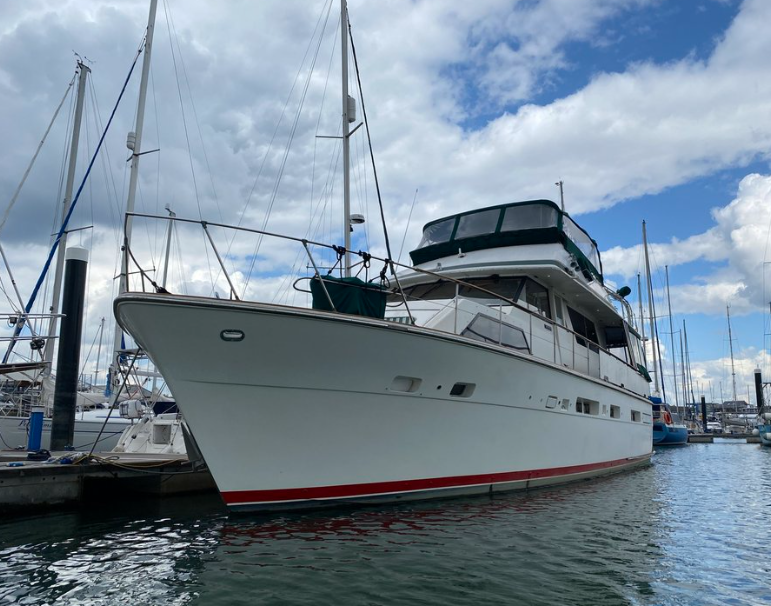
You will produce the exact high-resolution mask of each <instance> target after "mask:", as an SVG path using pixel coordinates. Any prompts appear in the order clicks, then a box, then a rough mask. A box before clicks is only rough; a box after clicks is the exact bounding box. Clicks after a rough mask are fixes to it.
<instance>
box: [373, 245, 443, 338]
mask: <svg viewBox="0 0 771 606" xmlns="http://www.w3.org/2000/svg"><path fill="white" fill-rule="evenodd" d="M386 263H388V266H389V267H390V268H391V275H392V276H393V277H394V280H395V281H396V288H398V289H399V292H400V293H401V295H402V301H404V309H406V310H407V315H408V316H409V317H410V325H413V324H414V322H413V318H412V312H411V311H410V306H409V305H407V295H405V294H404V291H403V290H402V285H401V283H400V282H399V276H397V275H396V267H394V262H393V259H388V260H387V261H386ZM456 288H457V287H456ZM456 334H457V331H456Z"/></svg>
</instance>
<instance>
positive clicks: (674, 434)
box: [642, 221, 688, 446]
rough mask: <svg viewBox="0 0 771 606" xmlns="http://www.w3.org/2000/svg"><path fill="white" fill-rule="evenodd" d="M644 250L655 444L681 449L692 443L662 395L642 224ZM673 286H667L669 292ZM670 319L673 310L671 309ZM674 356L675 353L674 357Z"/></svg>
mask: <svg viewBox="0 0 771 606" xmlns="http://www.w3.org/2000/svg"><path fill="white" fill-rule="evenodd" d="M642 233H643V250H644V252H645V273H646V277H645V278H646V281H647V290H648V311H649V315H650V329H651V351H652V355H653V372H654V373H655V374H654V390H653V394H652V395H651V396H650V400H651V402H652V403H653V444H654V445H655V446H679V445H683V444H687V443H688V428H687V427H686V426H685V424H683V423H682V421H681V420H680V418H679V415H677V414H676V413H674V412H672V409H671V408H670V407H669V404H668V403H667V402H666V397H665V398H663V399H662V397H661V396H662V392H663V393H664V394H665V393H666V390H665V388H664V373H663V372H662V371H663V364H662V360H661V349H660V347H659V331H658V323H657V321H656V303H655V301H654V299H653V280H652V274H651V265H650V259H649V256H648V234H647V230H646V225H645V221H643V223H642ZM668 287H669V283H668V282H667V288H668ZM669 313H670V318H671V317H672V310H671V306H670V312H669ZM672 355H674V349H673V353H672ZM659 377H660V378H661V388H662V391H659Z"/></svg>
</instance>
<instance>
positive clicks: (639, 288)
mask: <svg viewBox="0 0 771 606" xmlns="http://www.w3.org/2000/svg"><path fill="white" fill-rule="evenodd" d="M642 300H643V298H642V285H641V284H640V274H639V273H638V274H637V303H638V304H639V306H640V336H641V337H642V344H643V348H642V350H643V361H644V362H645V366H646V367H647V366H648V360H646V359H645V316H644V315H643V304H642Z"/></svg>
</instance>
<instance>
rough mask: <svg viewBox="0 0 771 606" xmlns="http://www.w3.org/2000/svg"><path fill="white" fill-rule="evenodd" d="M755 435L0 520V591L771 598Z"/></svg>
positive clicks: (28, 598)
mask: <svg viewBox="0 0 771 606" xmlns="http://www.w3.org/2000/svg"><path fill="white" fill-rule="evenodd" d="M770 464H771V449H759V448H757V447H754V446H751V445H742V446H736V445H726V446H723V445H692V446H690V447H687V448H685V449H677V450H667V451H658V452H657V453H656V455H655V456H654V465H652V466H651V467H648V468H645V469H641V470H639V471H636V472H634V473H630V474H625V475H620V476H614V477H611V478H608V479H605V480H601V481H595V482H588V483H583V484H579V485H574V486H569V487H564V488H560V489H553V490H542V491H535V492H531V493H529V494H510V495H495V496H493V497H477V498H469V499H457V500H448V501H437V502H428V503H421V504H402V505H399V506H391V507H378V508H375V507H373V508H369V509H355V510H354V509H349V510H335V511H324V512H318V513H307V514H292V515H284V516H280V515H271V516H266V515H262V516H257V515H254V516H247V517H241V516H230V517H229V516H228V515H227V514H226V513H225V512H224V510H223V509H222V506H221V504H220V502H219V500H218V499H217V498H214V499H200V498H195V499H191V498H185V499H173V500H167V501H162V502H151V503H132V504H130V505H128V504H127V505H126V506H125V507H121V508H119V509H115V508H110V509H97V510H92V511H88V512H77V513H63V514H57V515H48V516H39V517H28V518H25V519H18V518H17V519H14V520H5V521H3V522H0V603H11V604H13V603H17V604H19V603H23V604H50V603H53V602H56V603H57V604H94V605H96V604H163V605H165V604H186V603H192V602H195V603H200V604H215V605H216V604H305V603H313V604H341V603H345V604H405V603H410V604H411V603H420V604H443V605H445V604H478V603H486V604H587V605H589V604H592V605H594V604H608V605H610V604H613V605H615V604H645V605H648V604H651V605H652V604H724V603H735V604H759V603H771V593H770V590H769V588H768V583H767V582H766V579H768V578H769V573H770V572H771V567H769V565H767V564H766V563H765V560H764V558H762V557H761V555H760V554H762V553H764V550H765V547H766V545H765V543H766V540H765V534H764V528H765V524H766V516H767V515H768V511H769V510H770V509H769V508H770V507H771V496H770V495H771V490H769V489H771V471H770V470H771V465H770Z"/></svg>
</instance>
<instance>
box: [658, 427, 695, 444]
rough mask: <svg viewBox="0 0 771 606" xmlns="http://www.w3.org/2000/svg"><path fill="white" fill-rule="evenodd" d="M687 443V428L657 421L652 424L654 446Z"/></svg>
mask: <svg viewBox="0 0 771 606" xmlns="http://www.w3.org/2000/svg"><path fill="white" fill-rule="evenodd" d="M687 443H688V428H686V427H678V426H670V425H665V424H664V423H658V422H657V423H654V424H653V444H654V445H655V446H678V445H680V444H687Z"/></svg>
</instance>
